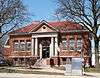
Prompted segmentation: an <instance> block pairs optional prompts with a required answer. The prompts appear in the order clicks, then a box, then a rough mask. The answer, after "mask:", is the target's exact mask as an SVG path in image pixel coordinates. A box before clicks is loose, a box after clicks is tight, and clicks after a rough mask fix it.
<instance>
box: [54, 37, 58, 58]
mask: <svg viewBox="0 0 100 78" xmlns="http://www.w3.org/2000/svg"><path fill="white" fill-rule="evenodd" d="M57 50H58V38H57V37H55V56H57Z"/></svg>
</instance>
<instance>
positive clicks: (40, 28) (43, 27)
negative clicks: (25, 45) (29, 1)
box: [31, 20, 57, 32]
mask: <svg viewBox="0 0 100 78" xmlns="http://www.w3.org/2000/svg"><path fill="white" fill-rule="evenodd" d="M56 31H57V30H56V29H55V28H54V27H53V26H51V25H50V24H48V22H46V21H44V20H43V21H42V22H40V23H39V24H38V25H37V26H36V27H35V29H34V30H32V31H31V32H56Z"/></svg>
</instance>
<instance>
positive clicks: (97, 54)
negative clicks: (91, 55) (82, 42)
mask: <svg viewBox="0 0 100 78" xmlns="http://www.w3.org/2000/svg"><path fill="white" fill-rule="evenodd" d="M94 42H95V64H96V65H95V67H96V69H99V40H98V39H96V38H95V39H94Z"/></svg>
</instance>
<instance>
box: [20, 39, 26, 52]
mask: <svg viewBox="0 0 100 78" xmlns="http://www.w3.org/2000/svg"><path fill="white" fill-rule="evenodd" d="M20 50H21V51H25V41H24V40H20Z"/></svg>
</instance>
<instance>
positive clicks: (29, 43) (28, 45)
mask: <svg viewBox="0 0 100 78" xmlns="http://www.w3.org/2000/svg"><path fill="white" fill-rule="evenodd" d="M26 47H27V51H31V41H30V40H28V41H27V43H26Z"/></svg>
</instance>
